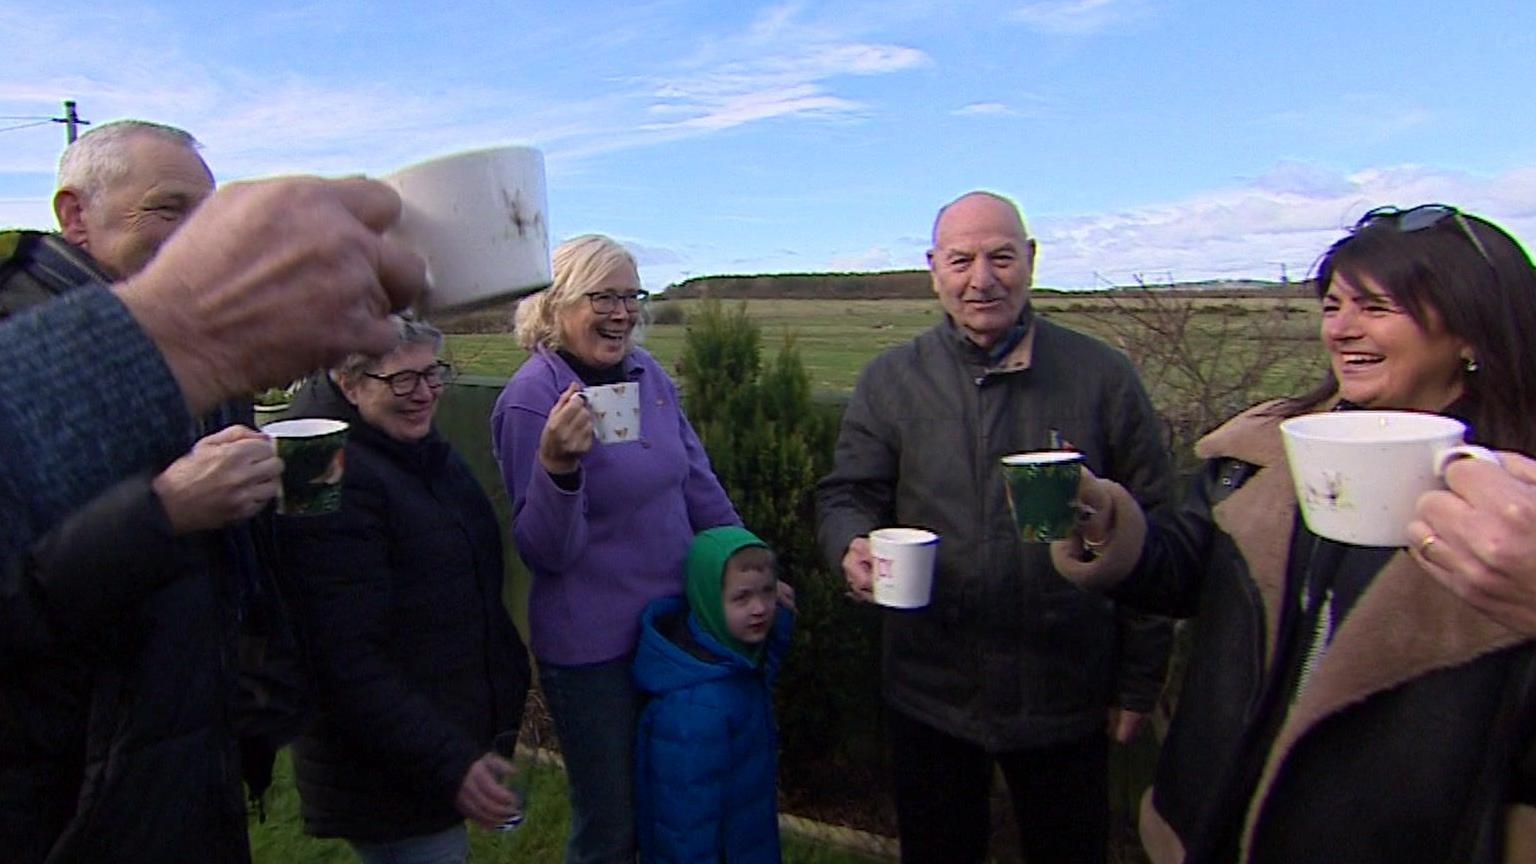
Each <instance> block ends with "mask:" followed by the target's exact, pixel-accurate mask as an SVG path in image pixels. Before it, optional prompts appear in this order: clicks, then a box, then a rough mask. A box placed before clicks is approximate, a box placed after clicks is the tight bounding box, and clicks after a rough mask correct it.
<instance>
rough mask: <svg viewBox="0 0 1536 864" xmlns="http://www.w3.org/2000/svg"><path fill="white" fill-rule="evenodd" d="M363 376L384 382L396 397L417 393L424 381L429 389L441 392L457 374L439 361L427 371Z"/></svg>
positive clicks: (451, 367) (366, 374)
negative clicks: (418, 386) (419, 385)
mask: <svg viewBox="0 0 1536 864" xmlns="http://www.w3.org/2000/svg"><path fill="white" fill-rule="evenodd" d="M363 374H364V375H365V376H367V377H369V378H372V379H373V380H375V381H383V382H384V383H385V384H387V385H389V392H391V393H393V394H395V395H396V396H409V395H411V394H412V393H415V392H416V386H417V385H418V384H420V383H421V382H423V381H425V382H426V384H427V387H428V388H429V389H432V390H441V389H442V387H443V385H444V384H447V383H448V382H449V381H452V380H453V377H454V375H455V374H456V373H455V372H454V368H453V366H452V365H450V364H448V363H444V362H442V361H441V360H439V361H438V362H436V363H433V364H432V365H431V366H428V367H426V368H425V369H402V370H400V371H399V372H392V373H390V374H388V375H379V374H377V373H374V372H364V373H363Z"/></svg>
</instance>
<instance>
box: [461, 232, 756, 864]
mask: <svg viewBox="0 0 1536 864" xmlns="http://www.w3.org/2000/svg"><path fill="white" fill-rule="evenodd" d="M554 265H555V266H554V274H555V280H554V284H553V285H552V286H551V287H550V288H549V289H548V290H547V291H544V292H542V293H540V294H538V295H535V296H534V297H533V298H531V299H530V300H526V301H524V302H523V303H522V304H521V305H519V306H518V310H517V325H516V330H517V339H518V342H519V343H521V344H522V345H523V347H524V348H527V349H528V350H529V351H531V352H532V356H531V357H529V358H528V361H527V362H526V363H524V364H523V366H522V368H521V369H519V370H518V371H517V374H516V375H514V376H513V377H512V380H511V381H508V382H507V386H506V389H505V390H503V391H502V393H501V397H500V398H499V399H498V400H497V402H496V408H495V410H494V411H493V412H492V413H491V436H492V446H493V447H494V449H495V452H496V460H497V462H498V463H499V464H500V465H501V475H502V479H503V480H504V481H505V482H506V485H507V495H508V497H509V498H511V500H512V534H513V538H514V539H515V541H516V543H517V549H518V554H520V555H521V556H522V559H523V562H524V563H526V564H527V565H528V568H529V569H530V570H532V571H533V589H532V592H531V593H530V595H529V600H528V618H529V629H530V636H531V642H532V648H533V653H534V657H535V658H536V659H537V661H538V667H539V683H540V686H541V687H542V689H543V691H544V695H545V698H546V699H547V700H548V703H549V709H550V713H551V714H552V715H553V717H554V721H555V732H556V734H557V735H559V738H560V746H561V750H562V752H563V754H564V757H565V769H566V775H567V779H568V780H569V782H570V790H571V835H570V838H569V840H568V841H567V843H566V857H565V860H566V862H567V864H599V862H601V864H609V862H619V861H623V862H632V861H633V860H634V856H635V830H634V816H633V813H634V801H633V786H634V779H633V776H632V775H633V758H634V757H633V748H634V734H635V723H636V719H637V717H638V715H639V710H640V707H641V706H640V702H641V696H640V693H639V691H638V690H637V689H636V688H635V686H634V684H633V682H632V681H631V680H630V675H629V666H630V661H631V659H632V656H633V654H634V650H635V644H636V641H637V639H638V635H639V629H640V613H641V611H642V610H643V609H644V608H645V606H646V604H647V603H649V602H650V601H652V600H654V599H656V598H658V597H665V596H669V595H676V594H680V593H682V590H683V576H682V573H683V559H684V558H685V557H686V556H687V553H688V545H689V543H691V542H692V541H693V536H694V535H695V534H697V533H698V532H700V531H703V530H704V529H706V528H712V527H715V526H718V525H739V524H741V518H740V517H739V516H737V515H736V510H735V508H734V507H732V506H731V502H730V500H729V499H728V498H727V497H726V495H725V490H724V489H722V488H721V487H720V482H719V481H718V480H716V479H715V475H714V472H713V471H711V470H710V467H709V458H708V457H707V456H706V455H705V453H704V448H703V446H701V445H700V444H699V439H698V436H696V435H695V434H694V431H693V427H692V426H690V425H689V423H688V418H687V417H685V416H683V410H682V405H681V402H680V401H679V399H678V395H677V388H676V386H675V385H674V384H673V383H672V380H671V379H670V378H668V377H667V374H666V373H665V372H663V371H662V369H661V367H660V366H659V365H657V363H656V361H655V360H653V359H652V358H651V355H650V354H648V353H646V352H645V351H644V350H643V349H641V348H639V347H637V346H636V345H635V337H636V332H637V327H638V326H639V325H640V323H641V321H642V319H643V317H644V316H643V308H642V306H643V302H644V300H645V296H646V294H645V292H644V291H642V290H641V289H640V276H639V273H638V272H637V270H636V267H635V259H634V258H633V256H631V255H630V254H629V252H628V251H627V250H625V249H624V247H623V246H620V245H619V244H618V243H616V242H614V241H613V240H611V239H609V238H607V237H602V236H598V235H587V236H583V237H577V238H576V239H574V240H570V241H568V242H566V243H564V244H563V245H561V246H560V248H558V249H556V250H555V255H554ZM625 382H628V383H632V384H635V385H636V386H638V387H639V389H640V437H639V438H638V439H636V440H633V441H625V442H621V443H615V444H597V443H595V433H594V425H593V417H592V412H591V410H590V409H589V408H588V407H587V404H586V401H585V400H584V399H583V398H582V396H581V389H582V388H583V387H590V386H594V385H603V384H620V383H625Z"/></svg>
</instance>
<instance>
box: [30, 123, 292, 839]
mask: <svg viewBox="0 0 1536 864" xmlns="http://www.w3.org/2000/svg"><path fill="white" fill-rule="evenodd" d="M197 148H198V144H197V141H196V140H195V139H194V138H193V137H192V136H191V135H189V134H187V133H186V132H183V131H181V130H179V129H175V128H172V127H170V126H163V125H160V124H156V123H147V122H143V121H137V120H124V121H119V122H115V123H109V124H106V125H104V126H101V127H98V128H96V129H93V130H92V131H90V132H88V133H87V134H86V135H84V136H82V137H81V138H80V139H79V140H78V141H76V142H74V143H73V144H71V145H70V147H69V148H68V149H67V150H66V151H65V153H64V156H63V158H62V159H61V161H60V165H59V188H58V191H57V193H56V194H55V196H54V210H55V213H56V215H57V217H58V220H59V226H60V231H59V233H57V234H43V233H38V232H8V233H6V234H4V235H0V254H3V256H4V257H3V260H0V318H4V317H9V316H11V315H12V314H17V315H18V320H20V319H21V318H23V317H30V314H29V313H28V311H27V310H28V309H29V307H42V306H47V305H52V304H53V303H63V302H66V301H64V300H59V299H58V298H60V297H63V296H65V295H72V292H74V291H75V289H81V290H82V291H84V290H87V288H86V286H90V285H97V284H101V283H107V282H117V281H120V280H126V279H130V278H131V277H133V276H135V275H136V274H138V273H139V272H140V271H141V270H143V269H144V268H145V266H146V265H147V264H148V263H149V262H150V260H151V258H153V257H154V255H155V253H156V252H157V251H158V250H159V248H160V247H161V245H162V244H164V243H165V242H166V241H167V240H168V239H169V238H170V237H171V235H172V234H173V233H174V232H175V231H176V230H177V229H178V228H179V227H180V226H181V224H182V223H183V222H184V221H185V220H186V219H187V217H188V216H190V215H191V213H192V212H193V211H194V210H195V209H196V208H197V206H198V205H199V204H200V203H202V201H203V200H204V199H205V198H207V197H208V196H209V195H210V194H211V193H212V192H213V186H214V181H213V177H212V175H211V174H210V173H209V171H208V166H207V165H205V164H204V163H203V160H202V158H201V157H200V156H199V155H198V153H197ZM58 335H59V338H73V336H74V334H70V333H60V334H58ZM253 425H254V423H253V422H252V419H251V417H250V407H249V405H248V404H242V403H240V402H232V403H227V404H225V405H222V406H219V407H218V408H216V409H215V410H214V411H213V412H212V413H211V414H209V415H206V416H204V417H203V418H202V419H201V420H198V421H195V423H194V424H193V428H192V430H191V431H192V433H193V436H194V437H196V438H198V439H199V440H197V442H196V443H195V444H194V445H193V446H192V449H191V450H190V452H187V453H185V454H184V455H182V456H181V457H180V458H178V459H175V460H174V461H172V462H170V464H169V465H166V464H164V463H162V464H160V465H159V466H155V467H152V468H150V469H148V470H142V471H140V472H138V473H136V474H133V475H130V476H128V477H123V478H121V479H119V480H118V481H117V482H116V483H114V484H112V485H110V486H109V487H107V488H106V489H105V490H103V491H101V492H100V493H99V494H97V495H96V497H94V498H92V499H91V500H89V501H86V502H85V503H84V504H83V505H81V506H79V507H78V508H76V509H74V510H73V511H72V512H70V513H69V514H68V515H67V516H65V517H64V518H63V519H61V520H60V521H59V522H58V523H57V524H54V525H53V526H52V527H51V528H50V529H49V530H47V531H46V532H45V533H43V534H41V535H40V536H37V537H35V538H32V539H31V541H30V543H29V544H28V545H27V548H26V551H25V554H23V555H20V556H17V557H14V558H12V557H7V558H6V559H5V561H4V567H3V570H0V668H3V669H4V670H5V671H4V673H3V674H0V849H4V850H5V853H4V856H5V857H6V860H7V861H17V862H29V861H43V860H47V861H77V860H79V861H96V860H114V861H167V860H219V861H236V860H241V859H243V858H245V857H248V855H249V852H248V849H247V841H246V835H245V808H244V801H243V798H242V795H241V780H242V763H244V764H245V765H247V766H254V767H256V768H257V770H258V771H264V770H266V769H267V768H268V766H269V765H270V759H269V758H267V759H266V760H265V761H264V760H263V759H253V758H250V756H251V755H254V754H256V753H258V752H260V753H262V754H266V753H267V752H269V751H271V750H273V749H274V748H275V745H276V744H277V743H279V742H280V739H281V738H284V737H287V736H288V735H289V734H291V733H293V732H296V731H297V730H296V729H291V730H287V731H279V729H278V727H277V726H267V725H263V726H260V727H259V728H258V727H257V726H255V725H251V724H250V721H251V720H252V718H254V717H257V716H258V715H260V716H263V717H264V718H275V719H279V720H281V721H284V722H288V721H292V722H295V723H296V722H297V718H298V717H299V713H298V706H299V705H300V704H301V701H302V700H300V699H299V698H298V697H297V695H296V693H295V692H293V691H290V690H287V689H284V688H289V687H293V686H297V681H298V680H299V678H298V676H297V672H296V670H297V666H296V665H295V666H293V667H292V668H291V669H290V670H288V671H286V672H284V673H283V674H281V675H278V676H275V677H273V676H272V674H271V671H272V669H273V668H274V667H272V666H270V665H266V664H263V665H262V666H261V667H259V668H258V667H256V666H251V665H249V664H245V663H244V660H245V659H246V658H249V657H251V656H254V655H257V654H263V653H266V649H267V648H268V645H269V643H271V642H274V641H275V642H279V643H285V644H286V643H287V641H288V640H287V638H286V633H285V631H284V629H283V627H282V619H281V615H280V614H279V613H278V610H277V607H276V605H275V603H274V602H272V601H273V598H274V597H275V594H274V591H273V590H272V582H271V577H270V574H269V572H268V571H269V566H268V564H267V563H266V562H267V561H268V560H270V558H271V554H270V552H269V551H268V550H266V549H265V548H264V546H263V543H262V542H261V541H262V540H263V539H264V537H266V536H269V535H270V526H269V525H268V526H266V531H265V532H253V531H252V530H251V529H250V527H249V526H248V525H247V521H248V520H249V519H250V518H251V517H252V516H254V515H256V514H257V513H258V512H260V511H261V510H262V509H264V508H265V507H266V505H267V503H268V502H269V501H270V500H271V499H272V498H273V496H274V494H275V492H276V488H277V477H278V475H279V473H280V472H281V462H280V461H279V460H278V459H277V457H276V453H275V452H274V449H273V446H272V443H271V441H269V440H268V439H267V438H266V437H265V436H262V435H261V434H259V433H257V432H255V431H254V430H253V429H251V428H250V427H251V426H253ZM69 434H72V433H69ZM96 443H97V442H92V441H83V442H77V446H80V445H83V446H92V445H95V444H96ZM267 545H269V544H267ZM278 653H281V652H278ZM287 656H288V657H289V659H291V660H292V661H293V662H294V663H295V664H296V661H297V658H296V654H294V653H293V652H289V653H288V655H287ZM247 671H249V672H251V673H252V675H251V676H250V677H247V678H246V683H247V684H253V685H256V686H254V687H247V686H244V685H242V684H241V683H240V682H239V681H238V680H237V674H238V675H244V673H245V672H247ZM258 681H259V684H256V682H258ZM236 694H242V695H240V696H237V695H236ZM275 694H282V695H281V696H279V698H277V699H276V700H274V695H275ZM247 696H249V697H250V699H248V698H247ZM255 699H259V700H260V701H261V702H263V703H264V704H263V705H262V706H261V711H260V712H253V711H248V710H246V708H245V707H244V706H248V705H250V704H251V700H255ZM277 703H281V704H286V705H290V706H293V708H294V710H293V711H292V712H286V711H274V710H273V709H274V707H276V704H277ZM263 722H265V721H263ZM279 725H281V724H279ZM247 741H248V742H249V744H247V743H246V742H247ZM237 742H240V743H238V744H237ZM242 751H243V752H242ZM242 755H246V758H244V759H242ZM253 785H256V786H260V785H261V783H260V782H257V783H255V784H253Z"/></svg>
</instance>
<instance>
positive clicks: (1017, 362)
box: [938, 313, 1040, 375]
mask: <svg viewBox="0 0 1536 864" xmlns="http://www.w3.org/2000/svg"><path fill="white" fill-rule="evenodd" d="M1021 323H1023V324H1024V332H1023V334H1022V335H1021V336H1019V337H1018V340H1017V341H1016V342H1015V343H1014V345H1013V347H1012V348H1011V349H1009V351H1008V353H1007V354H1005V355H1004V356H1003V357H1002V358H1000V359H997V360H995V361H994V360H993V358H992V357H991V356H990V352H989V351H988V350H987V349H985V348H982V347H981V346H980V345H977V344H976V343H975V342H972V341H971V339H970V337H969V336H967V335H966V334H965V331H964V330H961V329H960V326H959V325H958V324H956V323H955V320H954V319H953V318H951V317H950V316H949V315H948V314H947V313H946V314H945V315H944V320H943V321H942V322H940V323H939V325H938V326H939V328H940V330H941V331H942V333H943V336H944V339H945V341H946V342H948V343H949V344H950V345H951V346H952V347H953V348H954V349H955V351H956V352H958V353H959V355H960V358H961V359H962V360H964V361H965V362H966V363H968V364H970V365H971V366H979V367H981V370H982V374H984V375H993V374H1001V373H1006V372H1022V371H1023V370H1025V369H1028V368H1030V367H1031V366H1032V365H1034V359H1035V336H1036V334H1037V333H1039V332H1040V328H1039V326H1038V324H1039V317H1038V316H1035V315H1029V318H1028V320H1027V321H1022V322H1021Z"/></svg>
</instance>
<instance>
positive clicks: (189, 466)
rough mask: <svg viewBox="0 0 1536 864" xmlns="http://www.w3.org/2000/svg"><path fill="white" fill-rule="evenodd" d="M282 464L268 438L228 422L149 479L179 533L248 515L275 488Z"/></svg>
mask: <svg viewBox="0 0 1536 864" xmlns="http://www.w3.org/2000/svg"><path fill="white" fill-rule="evenodd" d="M282 473H283V463H282V460H280V459H278V458H277V450H276V448H275V447H274V446H273V443H272V440H271V439H270V438H268V437H267V436H265V435H263V434H261V433H260V432H255V431H253V430H251V429H247V428H246V427H244V426H230V427H228V428H225V429H221V430H219V431H218V432H215V433H213V434H212V435H208V436H207V437H205V438H203V439H201V440H199V441H198V442H197V443H196V444H194V445H192V450H191V452H189V453H187V455H185V456H182V457H181V458H180V459H177V460H176V461H175V462H172V463H171V464H170V466H169V467H168V468H166V469H165V470H164V471H162V472H161V473H160V475H159V476H157V477H155V479H154V480H153V481H151V483H150V486H151V488H153V489H154V491H155V496H156V497H157V498H159V499H160V506H161V507H163V508H164V509H165V513H166V516H167V517H168V518H169V519H170V522H171V530H172V532H173V533H175V534H177V535H181V534H189V533H192V532H195V531H211V530H214V529H217V528H223V527H224V526H226V525H230V524H233V523H235V522H239V521H241V520H243V519H249V518H251V517H252V516H255V515H256V513H257V512H259V511H260V510H261V508H262V507H265V506H266V504H267V502H268V501H271V500H272V498H273V497H274V496H276V495H277V491H278V478H279V477H281V476H282Z"/></svg>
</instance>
